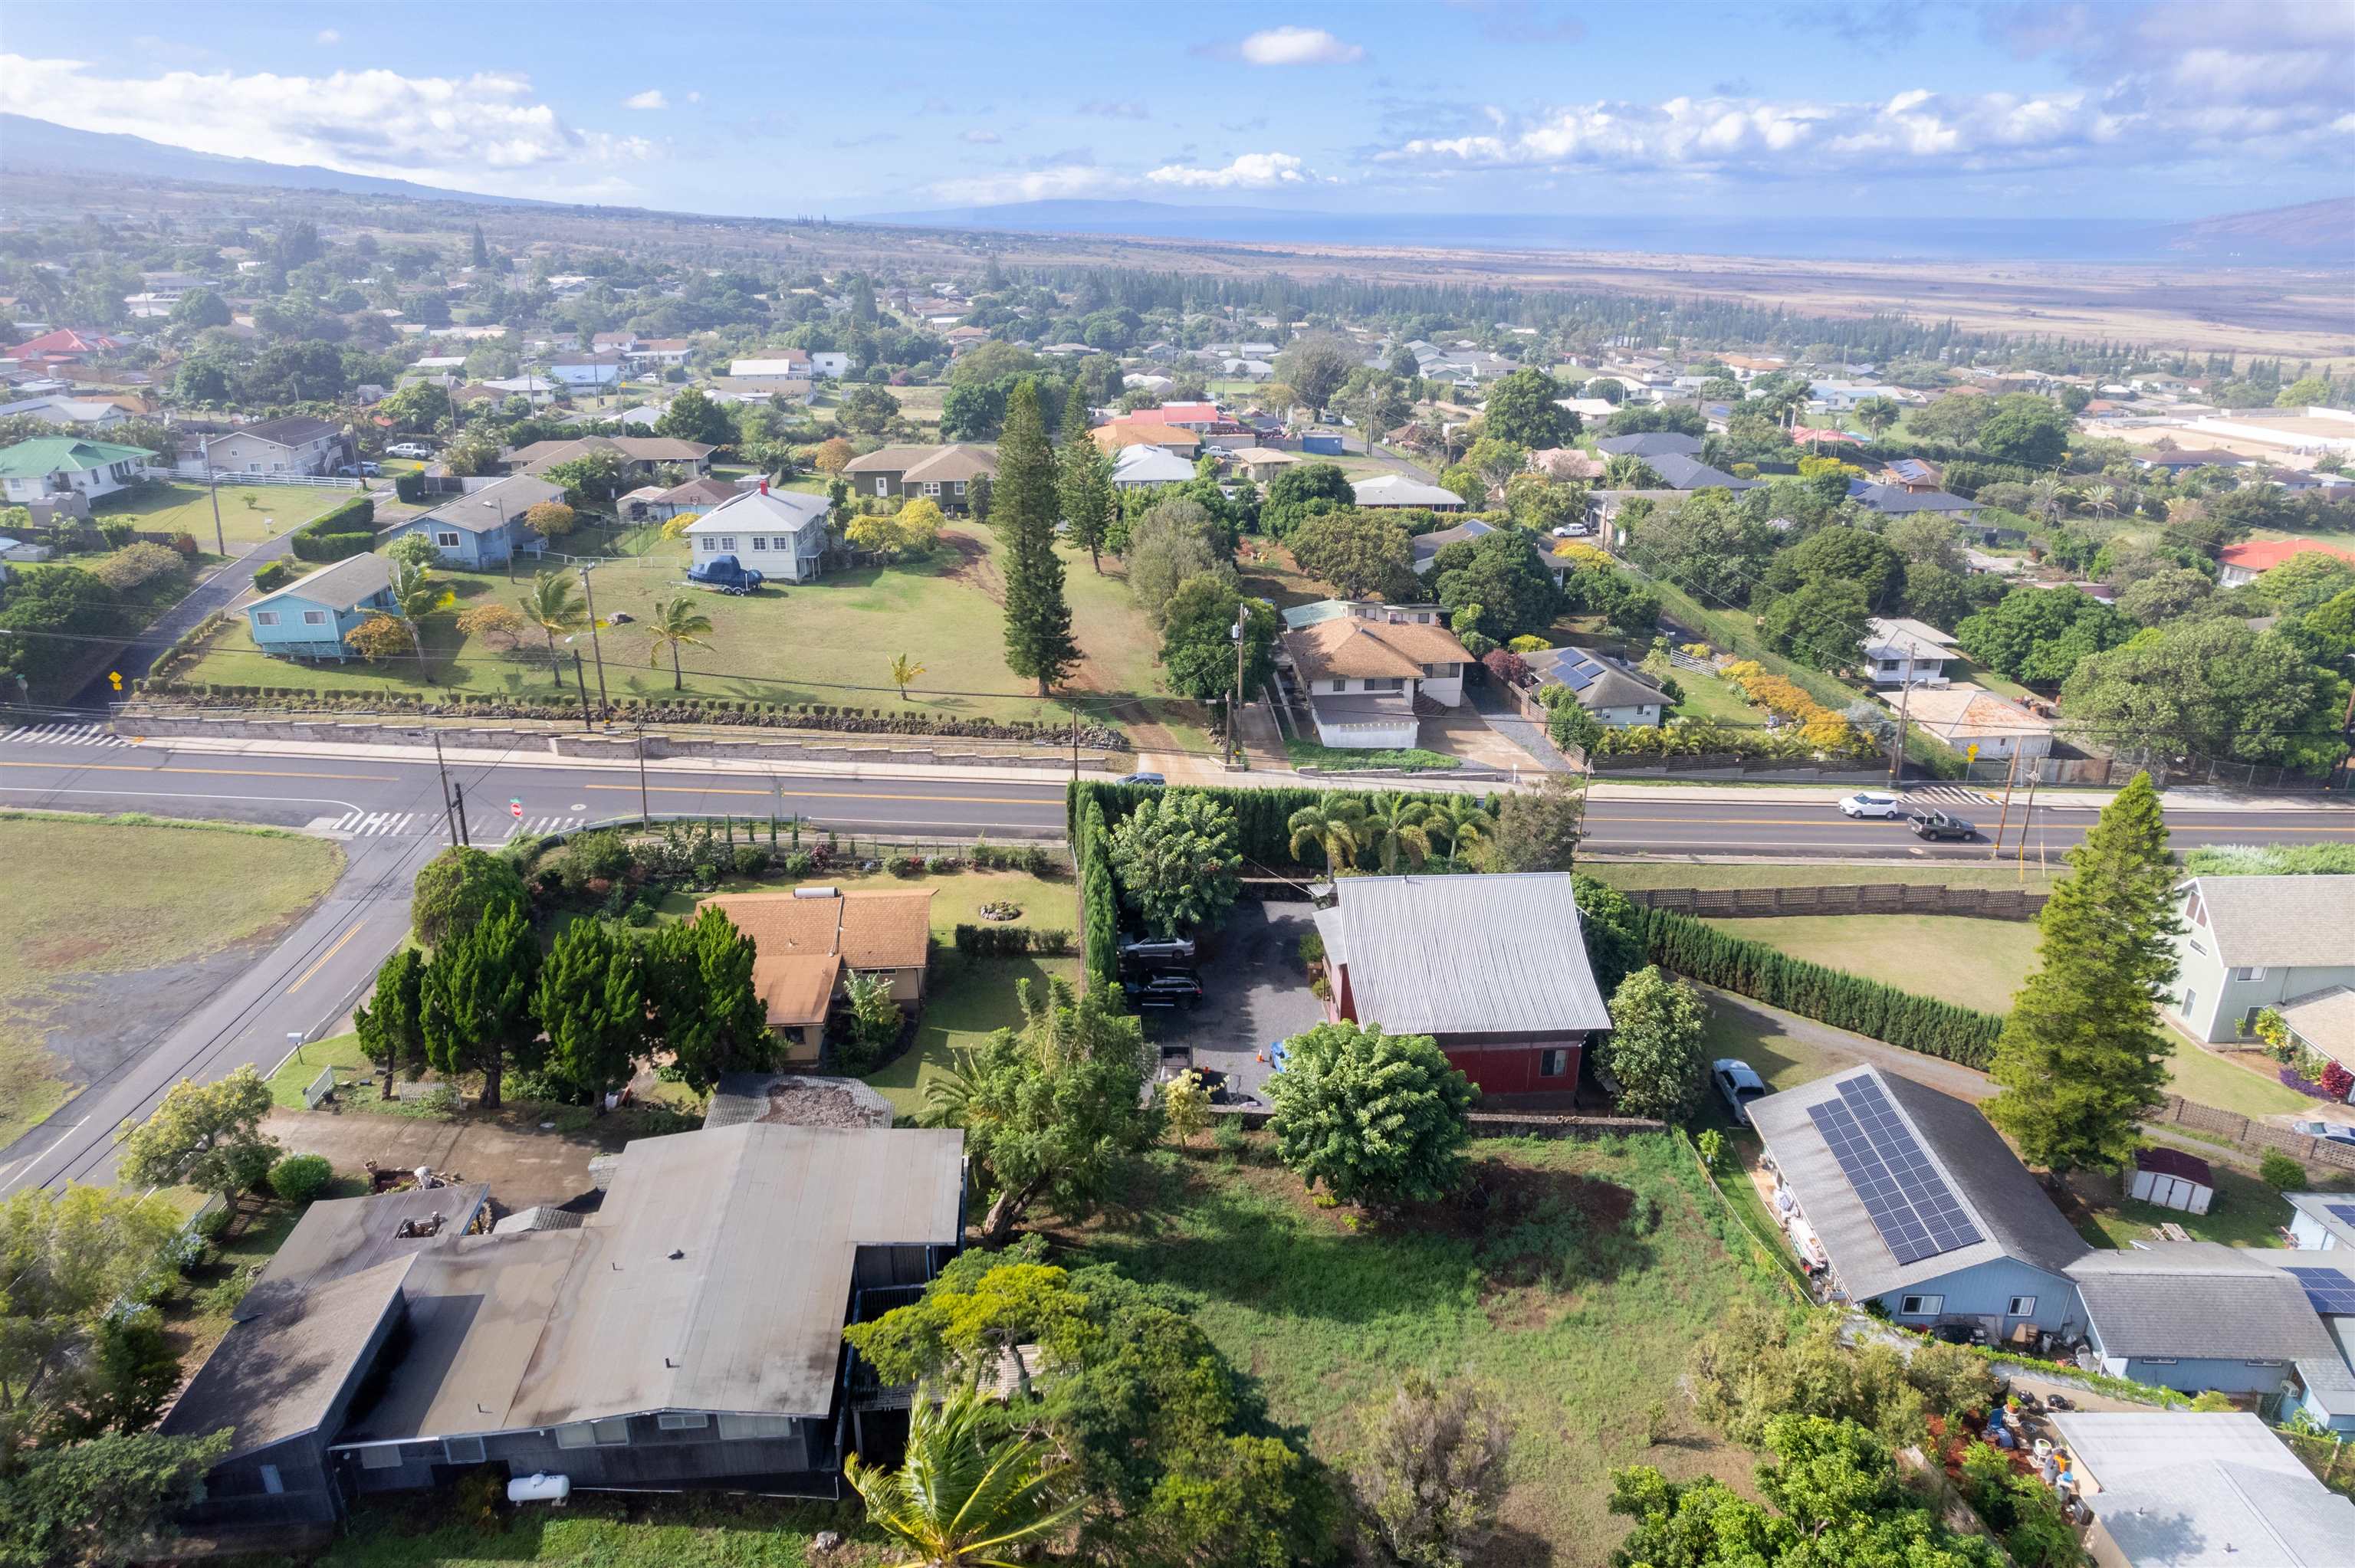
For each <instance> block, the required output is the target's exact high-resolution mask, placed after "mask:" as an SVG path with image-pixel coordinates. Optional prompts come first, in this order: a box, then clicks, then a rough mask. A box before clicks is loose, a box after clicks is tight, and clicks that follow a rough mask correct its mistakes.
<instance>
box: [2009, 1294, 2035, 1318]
mask: <svg viewBox="0 0 2355 1568" xmlns="http://www.w3.org/2000/svg"><path fill="white" fill-rule="evenodd" d="M2004 1315H2005V1316H2006V1317H2009V1318H2033V1317H2034V1316H2036V1298H2035V1297H2033V1296H2015V1297H2013V1298H2011V1305H2010V1306H2009V1307H2007V1308H2004Z"/></svg>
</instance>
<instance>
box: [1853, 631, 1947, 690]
mask: <svg viewBox="0 0 2355 1568" xmlns="http://www.w3.org/2000/svg"><path fill="white" fill-rule="evenodd" d="M1961 657H1962V654H1961V653H1960V652H1957V651H1956V649H1955V640H1954V639H1953V638H1951V637H1949V636H1947V635H1946V634H1945V632H1943V631H1941V630H1938V629H1937V628H1936V627H1934V626H1932V625H1930V624H1928V623H1927V622H1925V621H1920V620H1909V619H1907V618H1905V617H1903V616H1897V617H1888V618H1884V617H1882V616H1878V615H1876V616H1874V617H1873V618H1872V619H1871V620H1868V621H1866V622H1865V627H1864V667H1865V672H1866V673H1868V674H1870V676H1871V677H1872V683H1873V684H1874V685H1876V686H1943V685H1945V683H1946V664H1947V662H1948V661H1950V660H1958V659H1960V658H1961Z"/></svg>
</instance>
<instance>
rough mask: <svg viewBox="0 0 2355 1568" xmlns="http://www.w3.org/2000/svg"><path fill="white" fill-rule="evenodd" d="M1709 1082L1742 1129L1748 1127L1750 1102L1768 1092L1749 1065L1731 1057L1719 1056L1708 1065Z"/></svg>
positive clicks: (1762, 1081)
mask: <svg viewBox="0 0 2355 1568" xmlns="http://www.w3.org/2000/svg"><path fill="white" fill-rule="evenodd" d="M1709 1076H1710V1082H1711V1083H1713V1084H1715V1085H1716V1086H1717V1092H1718V1093H1719V1094H1721V1095H1723V1096H1724V1097H1725V1104H1726V1108H1728V1109H1729V1110H1731V1111H1732V1113H1733V1119H1734V1120H1735V1121H1737V1122H1739V1123H1740V1124H1742V1126H1743V1127H1748V1126H1749V1125H1750V1102H1751V1101H1752V1100H1755V1099H1763V1098H1764V1097H1765V1096H1766V1095H1767V1093H1768V1092H1769V1091H1768V1090H1767V1087H1766V1081H1765V1080H1764V1078H1761V1077H1760V1076H1759V1075H1757V1074H1756V1073H1755V1072H1753V1071H1752V1069H1751V1066H1750V1064H1749V1063H1747V1062H1744V1061H1742V1060H1740V1059H1738V1058H1736V1057H1732V1056H1721V1057H1719V1058H1718V1059H1717V1060H1716V1061H1715V1062H1712V1063H1711V1064H1710V1074H1709Z"/></svg>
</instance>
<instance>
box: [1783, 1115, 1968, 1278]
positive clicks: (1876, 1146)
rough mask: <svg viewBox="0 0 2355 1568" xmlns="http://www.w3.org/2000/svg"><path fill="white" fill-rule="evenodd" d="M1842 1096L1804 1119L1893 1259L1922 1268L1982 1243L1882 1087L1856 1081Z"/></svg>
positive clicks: (1957, 1201)
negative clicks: (1942, 1256)
mask: <svg viewBox="0 0 2355 1568" xmlns="http://www.w3.org/2000/svg"><path fill="white" fill-rule="evenodd" d="M1839 1091H1840V1097H1839V1098H1838V1099H1837V1100H1827V1101H1825V1102H1824V1103H1823V1104H1821V1105H1818V1106H1810V1107H1807V1114H1808V1116H1809V1117H1810V1118H1813V1119H1814V1121H1815V1124H1816V1128H1817V1131H1819V1132H1821V1133H1822V1134H1823V1136H1824V1142H1825V1143H1826V1144H1827V1145H1828V1147H1829V1148H1830V1150H1831V1151H1832V1158H1833V1159H1835V1160H1838V1161H1839V1167H1840V1170H1841V1171H1842V1172H1843V1173H1844V1174H1845V1175H1846V1176H1847V1177H1848V1180H1849V1186H1851V1187H1853V1188H1855V1189H1856V1195H1857V1197H1858V1198H1859V1200H1860V1201H1862V1202H1863V1204H1864V1212H1865V1213H1866V1215H1867V1216H1868V1217H1869V1218H1870V1220H1871V1221H1872V1225H1873V1229H1875V1230H1876V1231H1878V1232H1880V1233H1881V1241H1882V1242H1883V1243H1884V1244H1885V1245H1887V1246H1888V1248H1889V1251H1890V1255H1891V1256H1893V1257H1895V1258H1896V1259H1897V1261H1898V1262H1900V1263H1918V1262H1920V1261H1921V1260H1922V1259H1923V1258H1925V1257H1936V1256H1938V1255H1940V1254H1942V1253H1949V1252H1956V1251H1959V1250H1961V1249H1962V1248H1964V1247H1966V1246H1970V1245H1975V1244H1977V1242H1979V1241H1980V1240H1982V1239H1983V1238H1982V1237H1981V1236H1980V1234H1979V1231H1978V1227H1977V1225H1976V1224H1972V1223H1971V1217H1970V1215H1969V1214H1968V1213H1966V1212H1965V1210H1964V1208H1963V1205H1962V1202H1961V1201H1960V1200H1958V1199H1957V1198H1956V1197H1955V1193H1954V1190H1953V1189H1952V1188H1950V1187H1948V1186H1947V1185H1946V1181H1945V1177H1943V1176H1941V1175H1939V1174H1938V1170H1937V1167H1935V1166H1934V1165H1932V1164H1931V1163H1930V1157H1929V1155H1928V1154H1927V1153H1925V1152H1924V1151H1923V1148H1922V1145H1921V1144H1920V1142H1919V1141H1917V1140H1916V1139H1915V1138H1914V1137H1913V1129H1912V1128H1909V1127H1907V1126H1906V1125H1905V1122H1904V1121H1903V1119H1902V1118H1900V1117H1899V1116H1898V1114H1897V1107H1895V1106H1893V1105H1891V1104H1890V1103H1889V1097H1888V1095H1887V1094H1885V1093H1884V1092H1882V1090H1881V1086H1880V1085H1878V1084H1876V1083H1874V1082H1872V1081H1871V1080H1870V1079H1869V1078H1859V1079H1853V1080H1851V1081H1849V1082H1848V1083H1845V1084H1842V1085H1841V1086H1839Z"/></svg>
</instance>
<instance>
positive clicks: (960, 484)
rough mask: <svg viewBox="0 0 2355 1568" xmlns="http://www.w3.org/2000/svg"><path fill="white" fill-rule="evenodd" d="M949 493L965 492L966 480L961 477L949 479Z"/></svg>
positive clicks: (960, 493) (958, 493)
mask: <svg viewBox="0 0 2355 1568" xmlns="http://www.w3.org/2000/svg"><path fill="white" fill-rule="evenodd" d="M949 493H950V494H951V495H959V496H961V495H963V494H964V481H963V480H961V479H953V480H951V481H949Z"/></svg>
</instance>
